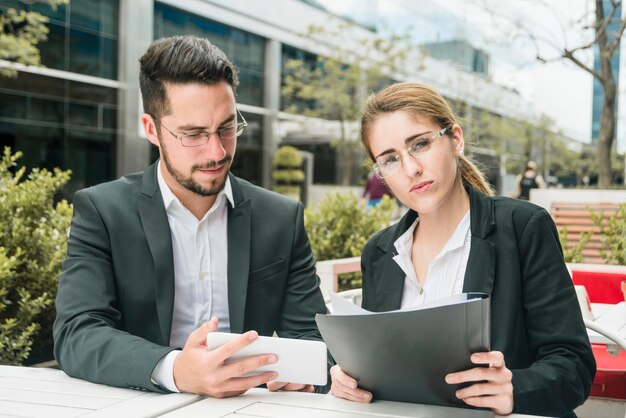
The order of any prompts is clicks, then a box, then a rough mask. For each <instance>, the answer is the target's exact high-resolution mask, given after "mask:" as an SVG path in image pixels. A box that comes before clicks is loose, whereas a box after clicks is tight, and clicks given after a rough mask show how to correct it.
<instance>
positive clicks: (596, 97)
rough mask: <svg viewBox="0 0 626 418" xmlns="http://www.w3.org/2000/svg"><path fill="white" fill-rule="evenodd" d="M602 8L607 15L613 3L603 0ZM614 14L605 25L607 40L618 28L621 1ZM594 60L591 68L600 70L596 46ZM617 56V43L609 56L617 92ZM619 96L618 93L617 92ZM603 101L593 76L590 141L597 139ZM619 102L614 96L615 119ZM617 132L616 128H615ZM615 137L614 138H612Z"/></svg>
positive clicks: (598, 85) (618, 52) (599, 87)
mask: <svg viewBox="0 0 626 418" xmlns="http://www.w3.org/2000/svg"><path fill="white" fill-rule="evenodd" d="M602 8H603V10H604V15H605V16H606V15H608V14H609V13H610V12H611V10H613V5H612V4H611V0H603V1H602ZM615 16H617V19H615V21H613V22H610V23H609V25H608V26H607V31H606V32H607V35H608V39H609V42H610V41H611V40H612V39H613V37H614V36H615V33H616V32H617V31H618V30H619V26H620V18H621V16H622V6H621V3H620V5H619V6H617V10H615ZM594 51H595V52H594V62H593V69H594V71H597V72H600V71H601V69H600V60H599V54H600V51H599V50H598V47H595V49H594ZM619 56H620V45H619V44H618V45H617V49H616V50H615V53H614V54H613V57H612V58H611V71H612V72H613V77H614V78H615V84H616V85H615V88H616V90H617V91H618V92H619ZM618 96H619V94H618ZM603 102H604V90H603V89H602V84H601V83H600V82H599V81H598V80H597V79H596V78H595V77H594V79H593V107H592V111H591V141H592V142H596V141H597V140H598V136H599V135H600V119H601V118H602V104H603ZM618 106H619V102H618V100H617V97H616V98H615V120H617V110H618ZM615 132H617V129H616V130H615ZM613 139H615V138H613Z"/></svg>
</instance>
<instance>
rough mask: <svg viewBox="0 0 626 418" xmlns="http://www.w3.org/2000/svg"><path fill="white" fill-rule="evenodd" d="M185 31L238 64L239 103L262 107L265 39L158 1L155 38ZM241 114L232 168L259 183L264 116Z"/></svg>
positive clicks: (155, 17)
mask: <svg viewBox="0 0 626 418" xmlns="http://www.w3.org/2000/svg"><path fill="white" fill-rule="evenodd" d="M184 34H188V35H197V36H200V37H204V38H207V39H209V40H210V41H211V42H212V43H213V44H214V45H216V46H217V47H218V48H220V49H221V50H222V51H224V53H225V54H226V56H227V57H228V58H229V59H230V60H231V61H232V62H233V63H234V64H235V65H236V66H237V67H239V71H240V73H239V79H240V86H239V88H238V89H237V103H241V104H245V105H251V106H258V107H262V106H263V92H264V90H263V89H264V60H265V39H264V38H262V37H260V36H256V35H253V34H251V33H248V32H245V31H242V30H239V29H236V28H233V27H230V26H228V25H224V24H222V23H219V22H215V21H212V20H210V19H207V18H204V17H202V16H198V15H195V14H193V13H189V12H186V11H183V10H180V9H177V8H174V7H171V6H168V5H165V4H162V3H155V6H154V39H158V38H163V37H168V36H176V35H184ZM242 114H243V116H244V118H245V119H246V121H247V122H248V126H247V128H246V130H245V131H244V133H243V135H242V136H241V137H239V138H238V139H237V151H236V157H235V158H234V160H233V165H232V169H231V170H232V172H233V173H234V174H235V175H237V176H239V177H242V178H245V179H246V180H249V181H250V182H252V183H254V184H259V185H260V184H261V183H262V181H261V176H262V173H261V168H262V167H261V153H262V148H263V147H262V144H263V118H262V117H261V116H260V115H257V114H254V113H250V112H245V111H244V112H242Z"/></svg>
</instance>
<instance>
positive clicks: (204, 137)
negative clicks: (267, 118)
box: [152, 109, 248, 147]
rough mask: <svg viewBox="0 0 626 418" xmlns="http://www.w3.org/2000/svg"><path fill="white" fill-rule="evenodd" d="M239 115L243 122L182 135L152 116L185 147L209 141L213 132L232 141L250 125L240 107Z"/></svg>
mask: <svg viewBox="0 0 626 418" xmlns="http://www.w3.org/2000/svg"><path fill="white" fill-rule="evenodd" d="M237 115H238V117H239V118H241V122H239V123H232V124H231V125H228V126H224V127H221V128H219V129H218V130H217V131H214V132H206V131H199V132H190V133H184V134H181V135H177V134H175V133H174V132H172V131H171V130H170V129H168V128H167V127H166V126H165V125H163V123H161V121H160V120H159V119H157V118H155V117H154V116H152V119H154V120H155V121H156V122H157V123H158V124H159V125H161V126H162V127H163V129H165V130H166V131H167V132H169V133H170V134H171V135H172V136H173V137H174V138H176V139H178V140H179V141H180V144H181V145H182V146H183V147H200V146H202V145H205V144H206V143H207V142H209V138H210V137H211V135H213V134H217V136H218V137H219V138H220V141H221V142H226V141H232V140H233V139H235V138H237V137H238V136H240V135H241V134H242V133H243V130H244V128H245V127H246V126H248V122H246V120H245V119H244V117H243V115H242V114H241V112H240V111H239V109H237Z"/></svg>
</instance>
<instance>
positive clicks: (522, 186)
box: [517, 161, 546, 200]
mask: <svg viewBox="0 0 626 418" xmlns="http://www.w3.org/2000/svg"><path fill="white" fill-rule="evenodd" d="M545 187H546V182H545V181H544V180H543V177H542V176H541V174H538V173H537V164H536V163H535V162H534V161H528V163H526V167H525V168H524V172H523V173H522V174H520V175H518V176H517V192H518V195H517V198H518V199H521V200H529V199H530V189H543V188H545Z"/></svg>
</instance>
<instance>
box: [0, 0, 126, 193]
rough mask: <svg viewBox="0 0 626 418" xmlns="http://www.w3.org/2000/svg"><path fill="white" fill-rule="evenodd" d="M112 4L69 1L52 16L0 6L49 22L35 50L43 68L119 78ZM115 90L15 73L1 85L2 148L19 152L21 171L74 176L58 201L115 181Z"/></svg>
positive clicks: (43, 9)
mask: <svg viewBox="0 0 626 418" xmlns="http://www.w3.org/2000/svg"><path fill="white" fill-rule="evenodd" d="M118 6H119V4H118V0H99V1H97V0H74V1H72V2H71V3H69V4H68V5H64V6H60V7H58V8H57V9H56V10H53V9H51V8H50V6H48V5H45V4H37V3H35V4H33V5H30V4H25V3H22V2H21V1H5V0H0V12H4V11H5V10H6V9H7V8H10V7H12V8H16V9H17V10H27V11H30V10H32V11H37V12H40V13H42V14H43V15H45V16H47V17H48V18H49V19H50V23H49V25H48V26H49V28H50V33H49V35H48V40H47V41H46V42H44V43H41V44H40V45H39V49H40V51H41V60H42V64H43V65H45V66H46V67H48V68H51V69H55V70H62V71H67V72H72V73H77V74H81V75H87V76H93V77H98V78H107V79H116V78H117V58H116V57H117V37H118V26H117V17H118V14H119V12H118ZM117 94H118V91H117V89H116V88H111V87H107V86H103V85H97V84H89V83H85V82H80V81H74V80H71V79H64V78H62V77H52V76H48V75H41V74H35V73H29V72H22V71H20V72H18V75H17V77H16V78H4V77H0V147H2V148H4V147H5V146H9V147H11V149H12V150H13V151H14V152H15V151H18V150H19V151H21V152H22V153H23V157H22V159H21V160H20V163H21V164H24V165H25V166H26V167H27V168H29V169H30V168H34V167H45V168H48V169H52V168H54V167H60V168H62V169H70V170H72V179H71V182H70V184H68V186H67V187H66V189H65V190H64V195H66V196H67V197H71V195H72V194H73V192H74V191H76V190H78V189H80V188H83V187H86V186H90V185H94V184H97V183H101V182H103V181H108V180H110V179H112V178H113V177H114V176H115V146H116V136H117Z"/></svg>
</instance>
